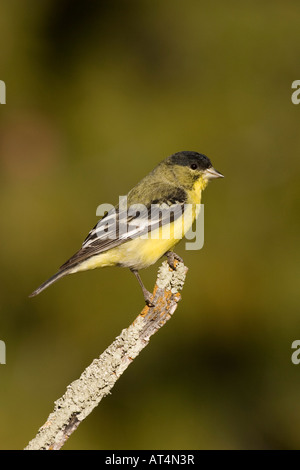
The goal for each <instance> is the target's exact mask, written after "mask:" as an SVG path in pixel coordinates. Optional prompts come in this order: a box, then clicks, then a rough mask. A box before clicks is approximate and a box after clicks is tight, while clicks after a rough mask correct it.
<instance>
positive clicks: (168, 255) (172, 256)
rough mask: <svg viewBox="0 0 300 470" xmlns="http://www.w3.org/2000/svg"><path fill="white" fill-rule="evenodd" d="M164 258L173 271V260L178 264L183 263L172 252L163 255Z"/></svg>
mask: <svg viewBox="0 0 300 470" xmlns="http://www.w3.org/2000/svg"><path fill="white" fill-rule="evenodd" d="M165 256H166V257H167V261H168V265H169V266H170V268H171V269H173V270H175V269H176V267H175V264H174V261H175V259H176V260H177V261H179V262H180V263H183V259H182V258H181V257H180V256H179V255H177V254H176V253H174V251H167V252H166V253H165Z"/></svg>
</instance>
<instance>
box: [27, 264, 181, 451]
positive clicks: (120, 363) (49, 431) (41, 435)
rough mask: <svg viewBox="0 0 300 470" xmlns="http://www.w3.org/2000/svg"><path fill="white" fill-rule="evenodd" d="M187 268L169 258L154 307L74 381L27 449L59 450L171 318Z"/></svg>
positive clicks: (56, 403)
mask: <svg viewBox="0 0 300 470" xmlns="http://www.w3.org/2000/svg"><path fill="white" fill-rule="evenodd" d="M186 272H187V268H186V267H185V266H184V264H183V263H178V262H177V261H176V270H172V269H171V268H170V267H169V265H168V263H167V262H166V261H164V262H163V264H162V266H161V267H160V269H159V272H158V277H157V280H156V285H155V287H154V291H153V302H154V305H155V307H151V308H150V307H145V308H144V309H143V310H142V312H141V313H140V314H139V315H138V317H137V318H136V319H135V320H134V322H133V323H132V324H131V325H130V326H129V327H128V328H126V329H124V330H123V331H122V332H121V334H120V335H119V336H118V337H117V338H116V339H115V341H114V342H113V343H112V344H111V345H110V346H109V347H108V348H107V349H106V350H105V351H104V352H103V353H102V354H101V356H100V357H99V358H98V359H94V361H93V362H92V363H91V364H90V365H89V366H88V367H87V368H86V369H85V371H84V372H83V373H82V375H81V376H80V378H79V379H78V380H75V381H74V382H72V383H71V384H70V385H69V386H68V387H67V390H66V393H65V394H64V395H63V396H62V397H61V398H59V399H58V400H57V401H56V402H55V404H54V405H55V406H54V410H53V412H52V413H51V414H50V415H49V416H48V419H47V421H46V423H45V424H44V425H43V426H42V427H41V428H40V429H39V431H38V433H37V435H36V437H35V438H34V439H32V441H30V442H29V444H28V446H27V447H26V448H25V450H42V449H45V450H58V449H61V447H62V446H63V445H64V443H65V442H66V441H67V439H68V438H69V437H70V435H71V434H72V433H73V432H74V431H75V430H76V429H77V427H78V426H79V424H80V423H81V421H83V420H84V419H85V418H86V417H87V416H88V415H89V414H90V413H91V412H92V410H93V409H94V408H95V407H96V406H97V405H98V404H99V403H100V401H101V400H102V398H103V397H105V396H106V395H108V394H109V393H110V391H111V389H112V388H113V386H114V384H115V383H116V381H117V380H118V378H119V377H120V376H121V375H122V374H123V372H124V371H125V369H127V367H128V366H129V364H131V362H132V361H133V359H134V358H135V357H137V356H138V354H139V353H140V352H141V350H142V349H143V348H144V347H145V346H147V344H148V342H149V340H150V337H151V336H152V335H153V334H154V333H156V332H157V331H158V330H159V329H160V328H161V327H162V326H163V325H164V324H165V323H166V322H167V321H168V320H169V319H170V318H171V315H172V314H173V313H174V311H175V310H176V307H177V303H178V302H179V300H180V294H179V291H180V290H181V289H182V287H183V284H184V281H185V276H186Z"/></svg>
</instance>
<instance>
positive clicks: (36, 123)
mask: <svg viewBox="0 0 300 470" xmlns="http://www.w3.org/2000/svg"><path fill="white" fill-rule="evenodd" d="M299 16H300V4H299V2H295V1H289V0H288V1H285V2H282V1H272V2H271V1H251V2H250V1H246V2H238V1H228V2H223V1H220V0H218V1H214V2H201V1H196V0H187V1H184V2H183V1H180V0H164V1H157V0H151V1H150V0H144V1H138V0H135V1H133V0H129V1H110V2H104V1H100V0H98V1H89V2H76V1H75V2H74V1H73V0H47V1H43V2H38V1H33V0H26V1H20V0H19V1H17V0H10V1H7V0H4V1H2V2H1V6H0V38H1V48H0V79H1V80H4V81H5V83H6V87H7V97H6V100H7V104H6V105H2V106H1V107H0V164H1V167H0V168H1V171H0V183H1V184H0V193H1V200H0V204H1V206H0V207H1V214H2V217H1V227H2V229H1V233H0V237H1V271H0V276H1V278H0V286H1V297H0V306H1V322H0V325H1V328H0V339H1V340H3V341H5V343H6V347H7V364H6V365H0V383H1V387H0V423H1V425H0V446H1V448H2V449H21V448H23V447H24V446H25V445H27V443H28V441H29V440H30V439H32V438H33V437H34V436H35V434H36V432H37V430H38V428H39V427H40V426H41V425H42V424H43V423H44V422H45V420H46V418H47V416H48V414H49V413H50V412H51V411H52V409H53V402H54V400H56V399H57V398H59V397H60V396H61V395H62V394H63V393H64V391H65V388H66V386H67V385H68V384H69V383H70V382H71V381H73V380H75V379H76V378H78V377H79V375H80V374H81V372H82V371H83V369H84V368H85V367H86V366H87V365H88V364H89V363H90V362H91V361H92V359H93V358H95V357H97V356H98V355H99V354H100V353H101V352H102V351H103V350H104V349H105V348H106V347H107V346H108V345H109V344H110V343H111V342H112V341H113V339H114V338H115V336H117V335H118V334H119V333H120V331H121V330H122V329H123V328H125V327H127V326H128V325H129V324H130V323H131V322H132V320H133V319H134V318H135V317H136V315H137V314H138V313H139V311H140V310H141V308H142V307H143V298H142V294H141V291H140V288H139V286H138V284H137V282H136V280H135V279H134V276H132V274H131V273H130V272H129V271H128V270H122V269H119V270H117V269H112V268H107V269H106V270H95V271H90V272H86V273H80V274H77V275H76V276H69V277H67V278H65V279H63V280H61V281H59V282H58V283H57V284H55V285H53V286H51V288H49V289H48V290H47V291H45V292H44V293H43V294H41V295H40V296H38V297H36V298H33V299H28V294H29V293H30V292H32V290H33V289H34V288H36V287H37V286H38V285H39V284H41V282H42V281H44V280H45V279H46V278H48V277H49V276H50V275H52V274H53V273H54V272H56V270H57V268H58V267H59V266H60V265H61V264H62V263H63V262H64V261H66V260H67V259H68V258H69V257H70V256H71V255H72V254H73V253H74V252H75V251H76V250H77V249H78V248H79V247H80V246H81V243H82V241H83V239H84V238H85V236H86V235H87V233H88V231H89V230H90V228H91V227H92V226H94V225H95V223H96V221H97V218H96V215H95V214H96V208H97V206H98V205H99V204H101V203H103V202H108V203H116V202H117V201H118V196H119V195H124V194H126V193H127V191H128V190H129V189H130V188H131V187H132V186H133V185H134V184H135V183H136V182H137V181H138V180H139V179H140V178H141V177H143V176H144V175H145V174H146V173H147V172H148V171H150V170H151V169H152V168H153V167H154V166H155V165H156V164H157V163H158V162H159V161H160V160H162V159H163V158H165V157H167V156H168V155H170V154H172V153H174V152H176V151H179V150H196V151H199V152H202V153H205V154H207V155H208V156H209V157H210V158H211V160H212V162H213V165H214V166H215V168H217V169H218V170H219V171H221V172H222V173H223V174H224V175H225V176H226V178H225V179H224V180H222V181H220V180H218V181H215V182H213V183H211V185H210V186H209V188H208V189H207V190H206V192H205V193H204V199H203V202H204V204H205V244H204V248H203V249H202V250H201V251H196V252H193V251H189V252H185V251H184V243H181V244H180V245H179V248H178V249H177V251H178V253H179V254H180V255H181V256H183V257H184V260H185V263H186V264H187V265H188V267H189V273H188V277H187V281H186V284H185V287H184V290H183V294H182V297H183V300H182V302H181V303H180V305H179V307H178V309H177V311H176V314H175V315H174V318H173V319H172V321H170V322H169V323H168V324H167V325H166V326H165V327H164V328H163V329H162V330H161V331H160V332H159V333H158V334H157V335H155V336H154V337H153V339H152V340H151V342H150V344H149V346H148V347H147V348H146V349H145V350H144V351H143V352H142V354H141V355H140V356H139V357H138V358H137V359H136V360H135V361H134V363H133V364H132V365H131V366H130V368H129V369H128V370H127V371H126V373H125V374H124V375H123V376H122V377H121V379H120V380H119V381H118V382H117V384H116V386H115V388H114V389H113V393H112V395H110V396H109V397H107V398H105V400H103V401H102V403H101V404H100V406H99V407H98V408H97V409H96V410H94V412H93V413H92V415H90V416H89V417H88V418H87V419H86V420H85V421H84V422H83V424H81V425H80V427H79V428H78V430H77V431H76V433H74V435H73V436H72V437H71V438H70V439H69V441H68V442H67V444H66V445H65V447H64V449H183V448H185V449H249V448H258V449H279V448H280V449H282V448H283V449H295V448H299V446H300V437H299V425H300V401H299V393H300V365H299V366H296V365H294V364H292V362H291V354H292V350H291V344H292V342H293V341H294V340H295V339H299V338H300V315H299V313H300V312H299V237H298V234H299V200H300V198H299V195H300V189H299V172H300V163H299V162H300V160H299V152H300V139H299V122H300V106H296V105H293V104H292V102H291V94H292V90H291V84H292V82H293V81H294V80H296V79H300V70H299V56H300V40H299ZM157 267H158V264H157V265H155V266H154V267H152V268H150V269H148V270H147V271H144V272H141V275H142V278H143V280H144V282H145V284H146V286H147V287H148V288H149V289H151V288H152V286H153V283H154V281H155V278H156V271H157Z"/></svg>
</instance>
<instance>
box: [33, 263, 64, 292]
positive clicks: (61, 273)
mask: <svg viewBox="0 0 300 470" xmlns="http://www.w3.org/2000/svg"><path fill="white" fill-rule="evenodd" d="M69 272H70V270H69V269H62V270H61V271H58V272H57V273H56V274H54V275H53V276H51V277H50V278H49V279H48V280H47V281H45V282H43V284H41V285H40V287H38V288H37V289H35V290H34V291H33V292H32V294H30V295H29V297H34V296H35V295H38V294H39V293H40V292H42V290H44V289H46V288H47V287H49V286H50V285H51V284H53V283H54V282H56V281H58V279H60V278H61V277H63V276H66V274H69Z"/></svg>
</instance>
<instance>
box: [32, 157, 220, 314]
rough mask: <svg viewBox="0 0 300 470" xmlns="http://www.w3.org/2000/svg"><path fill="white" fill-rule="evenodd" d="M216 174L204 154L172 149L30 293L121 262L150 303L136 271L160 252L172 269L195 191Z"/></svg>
mask: <svg viewBox="0 0 300 470" xmlns="http://www.w3.org/2000/svg"><path fill="white" fill-rule="evenodd" d="M222 176H223V175H222V174H221V173H219V172H218V171H216V170H215V169H214V168H213V166H212V164H211V162H210V160H209V158H208V157H206V156H205V155H202V154H200V153H197V152H187V151H184V152H178V153H175V154H174V155H171V156H170V157H168V158H166V159H165V160H163V161H162V162H161V163H160V164H159V165H158V166H157V167H156V168H154V170H153V171H151V172H150V173H149V174H148V175H147V176H145V178H143V179H142V180H141V181H140V182H139V183H138V184H137V185H136V186H135V187H134V188H133V189H132V190H131V191H129V193H128V194H127V197H126V198H125V201H126V202H125V203H122V204H119V205H117V206H115V207H114V208H112V209H111V210H110V211H108V212H107V213H106V214H105V215H104V217H103V218H102V219H100V221H99V222H98V223H97V225H96V226H95V227H94V228H93V229H92V230H91V231H90V233H89V234H88V236H87V238H86V239H85V240H84V242H83V244H82V247H81V248H80V250H79V251H77V253H75V254H74V255H73V256H72V257H71V258H70V259H69V260H68V261H66V262H65V263H64V264H63V265H62V266H61V267H60V269H59V271H58V272H57V273H56V274H54V276H52V277H50V279H48V280H47V281H46V282H44V283H43V284H42V285H41V286H40V287H38V288H37V289H36V290H35V291H34V292H33V293H32V294H31V295H30V297H33V296H34V295H37V294H39V293H40V292H41V291H42V290H44V289H45V288H46V287H48V286H49V285H50V284H52V283H53V282H55V281H57V280H58V279H60V278H61V277H63V276H65V275H66V274H72V273H77V272H78V271H85V270H87V269H94V268H99V267H104V266H122V267H126V268H129V269H130V270H131V271H132V272H133V273H134V274H135V275H136V277H137V279H138V281H139V283H140V285H141V287H142V290H143V294H144V298H145V301H146V303H147V304H148V305H150V306H151V305H152V303H151V294H150V293H149V292H148V291H147V290H146V288H145V287H144V285H143V283H142V280H141V278H140V276H139V273H138V271H139V270H140V269H142V268H147V267H148V266H150V265H152V264H154V263H155V262H156V261H157V260H158V259H159V258H160V257H161V256H163V255H166V256H167V259H168V262H169V265H170V266H171V267H173V268H174V260H175V259H177V260H179V261H182V260H181V258H180V257H179V256H178V255H176V253H174V252H173V251H171V250H172V248H173V247H174V246H175V245H176V243H178V242H179V240H180V239H181V238H183V237H184V235H185V233H186V232H187V231H188V230H189V229H190V228H191V226H192V224H193V222H194V220H195V218H196V217H197V215H198V212H199V207H200V206H199V204H200V203H201V193H202V191H203V190H204V189H205V188H206V186H207V184H208V182H209V180H211V179H213V178H220V177H222ZM166 229H167V230H166Z"/></svg>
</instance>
